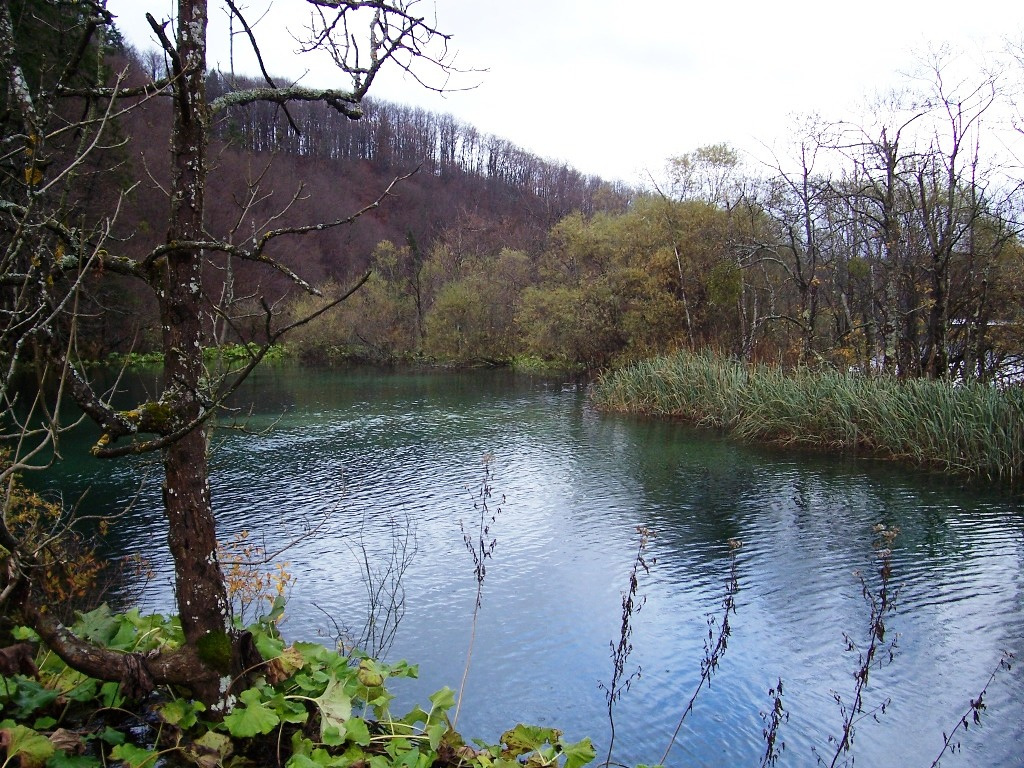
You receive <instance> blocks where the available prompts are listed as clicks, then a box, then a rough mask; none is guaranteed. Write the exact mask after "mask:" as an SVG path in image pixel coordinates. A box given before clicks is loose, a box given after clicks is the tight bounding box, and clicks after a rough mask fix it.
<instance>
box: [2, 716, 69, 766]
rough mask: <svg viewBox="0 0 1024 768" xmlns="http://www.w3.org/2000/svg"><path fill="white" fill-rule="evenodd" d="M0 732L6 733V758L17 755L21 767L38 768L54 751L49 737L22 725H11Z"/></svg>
mask: <svg viewBox="0 0 1024 768" xmlns="http://www.w3.org/2000/svg"><path fill="white" fill-rule="evenodd" d="M0 733H5V734H6V735H7V738H6V739H5V741H6V742H7V758H8V760H10V759H11V758H12V757H15V756H16V757H18V759H19V761H20V763H19V764H20V765H21V766H22V768H38V767H40V766H42V765H43V764H44V763H46V761H47V760H48V759H49V758H50V757H52V756H53V753H54V752H55V751H56V750H55V749H54V748H53V744H51V743H50V740H49V739H47V738H46V737H45V736H43V735H42V734H41V733H37V732H36V731H33V730H32V729H31V728H26V727H25V726H24V725H12V726H10V727H8V728H4V729H2V731H0Z"/></svg>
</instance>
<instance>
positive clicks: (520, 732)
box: [501, 723, 562, 755]
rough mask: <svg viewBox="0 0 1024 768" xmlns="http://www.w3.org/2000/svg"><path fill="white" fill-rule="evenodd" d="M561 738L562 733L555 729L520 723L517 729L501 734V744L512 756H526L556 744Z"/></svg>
mask: <svg viewBox="0 0 1024 768" xmlns="http://www.w3.org/2000/svg"><path fill="white" fill-rule="evenodd" d="M561 736H562V732H561V731H559V730H557V729H555V728H543V727H541V726H538V725H525V724H523V723H519V724H518V725H516V726H515V728H512V729H510V730H507V731H505V732H504V733H503V734H501V743H502V744H504V745H505V747H506V749H507V751H508V752H510V753H511V754H512V755H525V754H526V753H527V752H533V751H535V750H538V749H540V748H541V747H543V746H544V745H545V744H547V743H550V744H554V743H555V742H556V741H557V740H558V739H559V738H560V737H561Z"/></svg>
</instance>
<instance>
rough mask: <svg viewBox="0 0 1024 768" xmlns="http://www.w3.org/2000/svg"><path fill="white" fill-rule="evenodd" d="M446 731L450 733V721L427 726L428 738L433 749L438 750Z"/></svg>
mask: <svg viewBox="0 0 1024 768" xmlns="http://www.w3.org/2000/svg"><path fill="white" fill-rule="evenodd" d="M446 733H448V723H446V722H440V723H434V724H433V725H432V726H430V727H429V728H427V738H428V739H430V748H431V749H432V750H434V751H435V752H436V751H437V747H438V745H440V743H441V739H443V738H444V735H445V734H446Z"/></svg>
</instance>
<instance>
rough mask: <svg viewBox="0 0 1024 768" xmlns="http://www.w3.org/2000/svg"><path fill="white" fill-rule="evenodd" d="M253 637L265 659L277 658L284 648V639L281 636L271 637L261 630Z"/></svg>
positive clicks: (257, 648)
mask: <svg viewBox="0 0 1024 768" xmlns="http://www.w3.org/2000/svg"><path fill="white" fill-rule="evenodd" d="M253 639H254V640H255V641H256V650H257V651H259V652H260V656H262V657H263V658H264V659H275V658H277V657H278V656H280V655H281V651H283V650H284V641H283V640H281V639H280V638H277V637H271V636H270V635H268V634H265V633H262V632H261V633H258V634H254V635H253Z"/></svg>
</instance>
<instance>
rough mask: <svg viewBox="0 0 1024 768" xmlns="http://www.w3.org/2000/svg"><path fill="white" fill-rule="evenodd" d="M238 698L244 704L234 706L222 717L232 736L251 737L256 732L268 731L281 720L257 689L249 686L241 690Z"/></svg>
mask: <svg viewBox="0 0 1024 768" xmlns="http://www.w3.org/2000/svg"><path fill="white" fill-rule="evenodd" d="M239 698H240V699H241V700H242V702H243V703H244V704H245V706H244V707H236V708H235V709H234V711H233V712H232V713H231V714H230V715H228V716H227V717H225V718H224V725H226V726H227V728H228V732H229V733H230V734H231V735H232V736H235V737H237V738H251V737H253V736H255V735H256V734H258V733H260V734H266V733H270V732H271V731H272V730H274V727H275V726H277V724H278V723H280V722H281V718H279V717H278V716H277V714H276V713H275V712H274V711H273V710H271V709H270V708H269V707H268V706H267V705H266V704H265V703H264V702H263V699H262V695H261V694H260V692H259V691H258V690H256V689H254V688H250V689H249V690H247V691H242V695H241V696H240V697H239Z"/></svg>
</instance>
